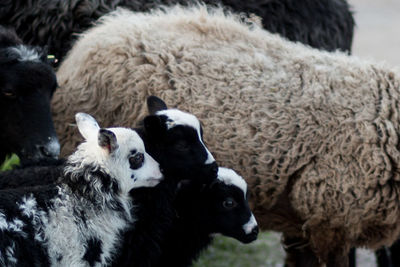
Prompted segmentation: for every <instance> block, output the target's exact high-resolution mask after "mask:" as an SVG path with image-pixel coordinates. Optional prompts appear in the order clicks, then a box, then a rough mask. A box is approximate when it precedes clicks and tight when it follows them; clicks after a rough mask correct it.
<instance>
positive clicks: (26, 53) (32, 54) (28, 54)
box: [10, 45, 40, 62]
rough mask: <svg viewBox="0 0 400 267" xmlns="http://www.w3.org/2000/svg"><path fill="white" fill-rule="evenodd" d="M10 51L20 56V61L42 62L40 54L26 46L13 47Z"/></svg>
mask: <svg viewBox="0 0 400 267" xmlns="http://www.w3.org/2000/svg"><path fill="white" fill-rule="evenodd" d="M10 50H11V51H12V52H14V53H15V54H17V55H18V60H19V61H37V62H39V61H40V55H39V53H38V52H37V51H36V50H34V49H32V48H28V47H26V46H24V45H18V46H15V47H11V48H10Z"/></svg>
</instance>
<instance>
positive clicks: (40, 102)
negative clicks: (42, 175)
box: [0, 26, 60, 163]
mask: <svg viewBox="0 0 400 267" xmlns="http://www.w3.org/2000/svg"><path fill="white" fill-rule="evenodd" d="M56 87H57V81H56V76H55V73H54V71H53V69H52V68H51V67H50V66H49V64H48V62H47V55H46V53H45V52H44V51H43V50H42V49H40V48H33V47H29V46H26V45H24V44H23V43H22V41H21V40H20V39H19V38H18V36H17V35H16V34H15V32H14V31H13V30H10V29H7V28H4V27H2V26H0V88H1V89H0V114H2V115H1V116H0V124H1V125H3V126H2V128H1V131H0V140H1V141H0V162H3V161H4V160H5V158H6V156H7V155H10V154H12V153H16V154H17V155H18V156H19V158H20V160H21V161H22V163H27V162H28V161H34V160H40V159H46V158H56V157H57V156H58V154H59V152H60V144H59V143H58V139H57V136H56V133H55V130H54V126H53V121H52V118H51V113H50V98H51V96H52V94H53V93H54V90H55V89H56Z"/></svg>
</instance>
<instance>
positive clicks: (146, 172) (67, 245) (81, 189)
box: [0, 113, 162, 266]
mask: <svg viewBox="0 0 400 267" xmlns="http://www.w3.org/2000/svg"><path fill="white" fill-rule="evenodd" d="M76 120H77V125H78V128H79V131H80V132H81V134H82V135H83V136H84V138H85V139H86V141H85V142H84V143H82V144H81V145H80V146H79V147H78V149H77V151H76V152H75V153H74V154H72V155H71V156H70V157H69V158H68V161H67V163H66V166H65V168H64V172H63V175H62V177H61V178H60V182H58V183H57V182H56V183H50V184H47V185H38V186H30V187H17V188H14V189H3V190H0V210H1V212H0V227H1V230H2V231H1V232H0V235H1V237H0V240H1V242H0V265H2V266H49V265H51V266H94V265H96V266H107V264H109V262H110V260H111V259H112V257H113V256H114V254H115V253H116V250H117V247H118V244H119V240H120V238H121V237H120V233H121V231H123V230H124V229H126V228H127V227H129V226H130V225H131V223H132V222H133V221H134V220H135V217H134V214H133V215H132V214H131V206H132V203H131V200H130V197H129V191H130V190H131V189H133V188H136V187H142V186H155V185H156V184H158V183H159V181H160V180H161V178H162V175H161V172H160V170H159V167H158V163H157V162H156V161H154V160H153V159H152V158H151V157H150V156H149V155H148V154H147V153H146V152H145V149H144V144H143V142H142V140H141V138H140V137H139V135H138V134H137V133H136V132H134V131H132V130H130V129H126V128H108V129H104V128H102V129H100V128H99V126H98V124H97V122H96V121H95V120H94V119H93V118H92V117H91V116H89V115H87V114H84V113H78V114H77V115H76ZM38 178H40V177H38ZM38 184H40V182H39V183H38Z"/></svg>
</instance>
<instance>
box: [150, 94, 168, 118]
mask: <svg viewBox="0 0 400 267" xmlns="http://www.w3.org/2000/svg"><path fill="white" fill-rule="evenodd" d="M147 109H148V110H149V114H150V115H154V114H156V113H157V111H161V110H166V109H168V107H167V104H165V102H164V101H162V100H161V99H160V98H158V97H156V96H154V95H152V96H149V97H148V98H147Z"/></svg>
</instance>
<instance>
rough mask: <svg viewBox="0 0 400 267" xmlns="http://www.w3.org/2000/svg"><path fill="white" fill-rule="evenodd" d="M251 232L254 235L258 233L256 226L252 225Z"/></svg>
mask: <svg viewBox="0 0 400 267" xmlns="http://www.w3.org/2000/svg"><path fill="white" fill-rule="evenodd" d="M251 234H252V235H255V236H257V235H258V226H256V227H254V228H253V230H251Z"/></svg>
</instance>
